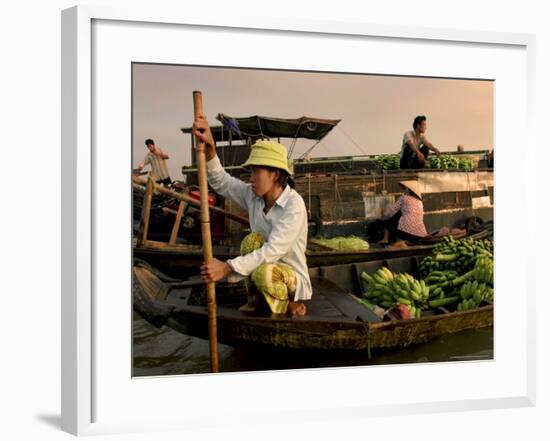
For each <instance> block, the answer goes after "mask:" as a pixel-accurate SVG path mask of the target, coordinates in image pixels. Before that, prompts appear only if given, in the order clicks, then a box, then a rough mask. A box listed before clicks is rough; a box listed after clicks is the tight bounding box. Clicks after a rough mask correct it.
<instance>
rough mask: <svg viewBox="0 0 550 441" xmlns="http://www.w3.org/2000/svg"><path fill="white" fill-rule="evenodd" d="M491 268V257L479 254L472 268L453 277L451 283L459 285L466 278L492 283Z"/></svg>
mask: <svg viewBox="0 0 550 441" xmlns="http://www.w3.org/2000/svg"><path fill="white" fill-rule="evenodd" d="M493 268H494V264H493V258H492V257H487V256H481V257H479V258H478V259H477V260H476V263H475V266H474V268H473V269H471V270H470V271H468V272H466V273H464V274H462V275H461V276H459V277H457V278H456V279H454V280H453V281H452V285H453V286H460V285H462V284H464V283H465V282H466V281H468V280H475V281H477V282H479V283H484V284H490V285H492V284H493V272H494V269H493Z"/></svg>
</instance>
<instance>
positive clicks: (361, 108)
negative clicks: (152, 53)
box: [133, 64, 493, 179]
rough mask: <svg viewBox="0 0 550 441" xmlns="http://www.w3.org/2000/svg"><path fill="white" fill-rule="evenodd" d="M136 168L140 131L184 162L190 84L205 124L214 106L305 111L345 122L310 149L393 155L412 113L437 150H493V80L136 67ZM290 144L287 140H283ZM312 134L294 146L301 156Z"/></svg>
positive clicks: (175, 161) (175, 169)
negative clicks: (420, 118)
mask: <svg viewBox="0 0 550 441" xmlns="http://www.w3.org/2000/svg"><path fill="white" fill-rule="evenodd" d="M133 69H134V70H133V80H134V81H133V100H134V101H133V123H134V133H133V135H134V136H133V139H134V145H133V154H134V166H135V165H137V164H138V163H139V162H140V161H141V160H142V159H143V157H144V156H145V154H146V153H147V149H146V147H145V144H144V140H145V139H146V138H153V139H154V140H155V143H156V145H157V146H159V147H161V148H162V149H164V150H166V151H167V153H168V154H169V155H170V160H169V161H168V167H169V171H170V174H171V176H172V178H173V179H180V178H181V166H182V165H184V164H190V161H191V154H190V148H191V140H190V136H189V135H184V134H183V133H182V132H181V131H180V128H182V127H189V126H191V125H192V123H193V98H192V91H193V90H201V91H202V93H203V105H204V112H205V114H206V117H207V118H208V120H209V122H210V124H211V125H219V121H217V120H216V119H215V117H216V115H217V114H218V113H225V114H227V115H230V116H235V117H246V116H252V115H263V116H273V117H281V118H298V117H300V116H310V117H317V118H329V119H341V120H342V121H341V122H340V123H339V124H338V125H337V126H336V127H335V128H334V129H333V130H332V132H331V133H330V134H329V135H328V136H326V137H325V138H324V139H323V141H321V143H320V144H319V145H317V146H316V147H315V148H314V149H313V151H312V154H311V156H313V157H316V156H317V157H318V156H343V155H359V154H378V153H397V152H398V151H399V149H400V146H401V139H402V137H403V133H404V132H405V131H407V130H410V129H412V121H413V119H414V117H415V116H416V115H419V114H422V115H426V116H427V122H428V129H427V132H426V136H427V138H428V139H429V140H430V141H431V142H432V143H433V144H434V145H435V146H436V147H438V148H439V149H440V150H442V151H445V150H455V149H456V146H457V145H458V144H462V145H464V148H465V150H475V149H491V148H492V147H493V83H492V82H490V81H473V80H452V79H432V78H410V77H392V76H373V75H348V74H332V73H330V74H329V73H303V72H286V71H266V70H251V69H226V68H212V67H188V66H165V65H153V64H134V68H133ZM281 142H282V143H283V144H285V145H286V146H287V147H288V146H290V142H291V140H290V139H281ZM312 143H314V141H311V140H306V141H302V142H299V143H297V144H296V147H295V149H294V154H293V157H296V156H299V155H300V154H301V153H303V152H304V151H305V150H307V148H308V147H309V146H311V145H312Z"/></svg>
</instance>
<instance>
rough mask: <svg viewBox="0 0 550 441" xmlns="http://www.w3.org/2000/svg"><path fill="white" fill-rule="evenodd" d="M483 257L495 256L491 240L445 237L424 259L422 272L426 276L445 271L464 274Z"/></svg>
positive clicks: (421, 266) (421, 263) (421, 267)
mask: <svg viewBox="0 0 550 441" xmlns="http://www.w3.org/2000/svg"><path fill="white" fill-rule="evenodd" d="M482 256H487V257H492V256H493V242H492V241H491V240H489V239H483V240H474V239H472V238H465V239H454V238H453V237H452V236H445V237H444V238H443V240H442V241H441V242H440V243H438V244H437V245H436V246H435V247H434V249H433V251H432V254H431V256H428V257H425V258H424V259H422V261H421V262H420V272H421V274H422V275H424V276H426V275H427V274H429V273H431V272H432V271H444V270H453V271H457V272H458V273H459V274H463V273H465V272H468V271H469V270H471V269H472V268H473V267H474V265H475V263H476V261H477V259H478V258H480V257H482Z"/></svg>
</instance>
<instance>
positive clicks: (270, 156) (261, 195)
mask: <svg viewBox="0 0 550 441" xmlns="http://www.w3.org/2000/svg"><path fill="white" fill-rule="evenodd" d="M193 134H194V135H195V136H197V137H198V139H199V140H200V141H202V142H204V144H205V156H206V161H207V162H206V169H207V174H208V182H209V184H210V185H211V187H212V188H213V189H214V190H215V191H216V192H218V193H219V194H221V195H222V196H224V197H227V198H230V199H232V200H233V201H234V202H235V203H236V204H237V205H239V206H240V207H242V208H243V209H245V210H247V211H248V218H249V222H250V229H251V231H253V232H257V233H259V234H261V235H262V236H263V237H264V238H265V243H263V245H262V246H260V247H259V248H258V249H255V250H254V251H252V252H249V253H248V254H245V255H241V256H238V257H236V258H233V259H229V260H227V261H225V262H223V261H220V260H218V259H215V258H214V259H213V260H212V262H210V263H208V264H205V263H203V265H202V266H201V276H202V279H203V280H204V281H205V282H210V281H213V282H216V281H218V280H220V279H223V278H224V277H227V276H229V275H230V274H232V273H237V274H240V275H241V276H245V277H247V276H250V275H252V274H253V272H254V271H255V270H256V269H259V267H260V266H261V265H266V264H267V265H272V264H274V265H275V266H277V265H281V264H282V266H281V268H277V267H275V268H273V267H269V268H268V269H269V274H270V275H272V274H273V275H274V274H276V273H277V274H278V273H281V271H283V272H285V271H288V269H289V268H290V270H291V271H292V272H293V273H294V275H295V282H296V283H295V287H294V286H293V287H292V289H289V290H288V293H287V294H288V295H286V298H284V297H285V295H284V294H281V293H280V292H278V293H276V295H275V297H273V296H270V297H267V296H269V293H268V292H267V291H269V290H265V289H258V290H256V292H259V293H261V294H263V296H264V297H266V298H265V300H267V303H268V305H269V308H270V310H271V311H272V312H273V313H288V314H290V315H305V314H306V305H305V304H304V303H303V301H304V300H309V299H311V296H312V288H311V281H310V279H309V272H308V267H307V263H306V254H305V252H306V244H307V232H308V225H307V210H306V206H305V203H304V200H303V199H302V197H301V196H300V195H299V194H298V193H297V192H296V191H295V190H294V188H293V187H294V183H293V181H292V179H291V177H290V174H291V173H290V170H289V168H288V160H287V150H286V147H285V146H283V145H282V144H279V143H276V142H273V141H266V140H260V141H256V143H255V144H253V145H252V147H251V151H250V156H249V157H248V159H247V161H246V162H245V163H244V164H243V165H242V166H243V167H248V168H249V169H250V171H251V175H250V182H249V183H246V182H243V181H241V180H240V179H237V178H235V177H233V176H231V175H230V174H229V173H227V172H226V171H225V170H224V169H223V167H222V165H221V163H220V160H219V158H218V156H217V155H216V147H215V142H214V138H213V136H212V132H211V130H210V127H209V125H208V121H207V119H206V117H203V116H199V117H197V118H196V119H195V122H194V124H193ZM279 270H280V271H279ZM252 281H253V282H254V277H252ZM272 294H273V293H272ZM259 297H261V295H260V296H259ZM264 305H265V303H264ZM254 309H255V302H254V299H251V298H249V302H248V304H247V305H245V306H243V307H242V308H241V310H254Z"/></svg>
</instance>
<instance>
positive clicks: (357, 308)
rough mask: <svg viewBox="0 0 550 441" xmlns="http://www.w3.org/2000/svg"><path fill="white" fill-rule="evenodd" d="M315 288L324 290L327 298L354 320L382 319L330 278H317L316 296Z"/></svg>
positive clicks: (377, 320) (371, 320)
mask: <svg viewBox="0 0 550 441" xmlns="http://www.w3.org/2000/svg"><path fill="white" fill-rule="evenodd" d="M312 283H313V281H312ZM315 290H317V291H320V292H322V294H323V296H324V297H325V299H327V300H328V301H329V302H330V303H332V304H333V305H334V307H335V308H336V309H338V310H339V311H340V312H341V313H342V314H343V315H344V316H346V317H348V318H350V319H352V320H357V319H359V320H360V321H364V322H368V323H378V322H379V321H380V317H378V316H377V315H376V314H375V313H374V312H372V311H370V310H369V309H367V308H365V307H364V306H362V305H361V304H359V303H358V302H357V301H356V300H354V299H353V298H352V297H351V294H350V293H348V292H347V291H345V290H343V289H342V288H340V287H339V286H338V285H335V284H334V283H332V282H331V281H330V280H327V279H317V280H315V285H314V292H313V295H314V296H315Z"/></svg>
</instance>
